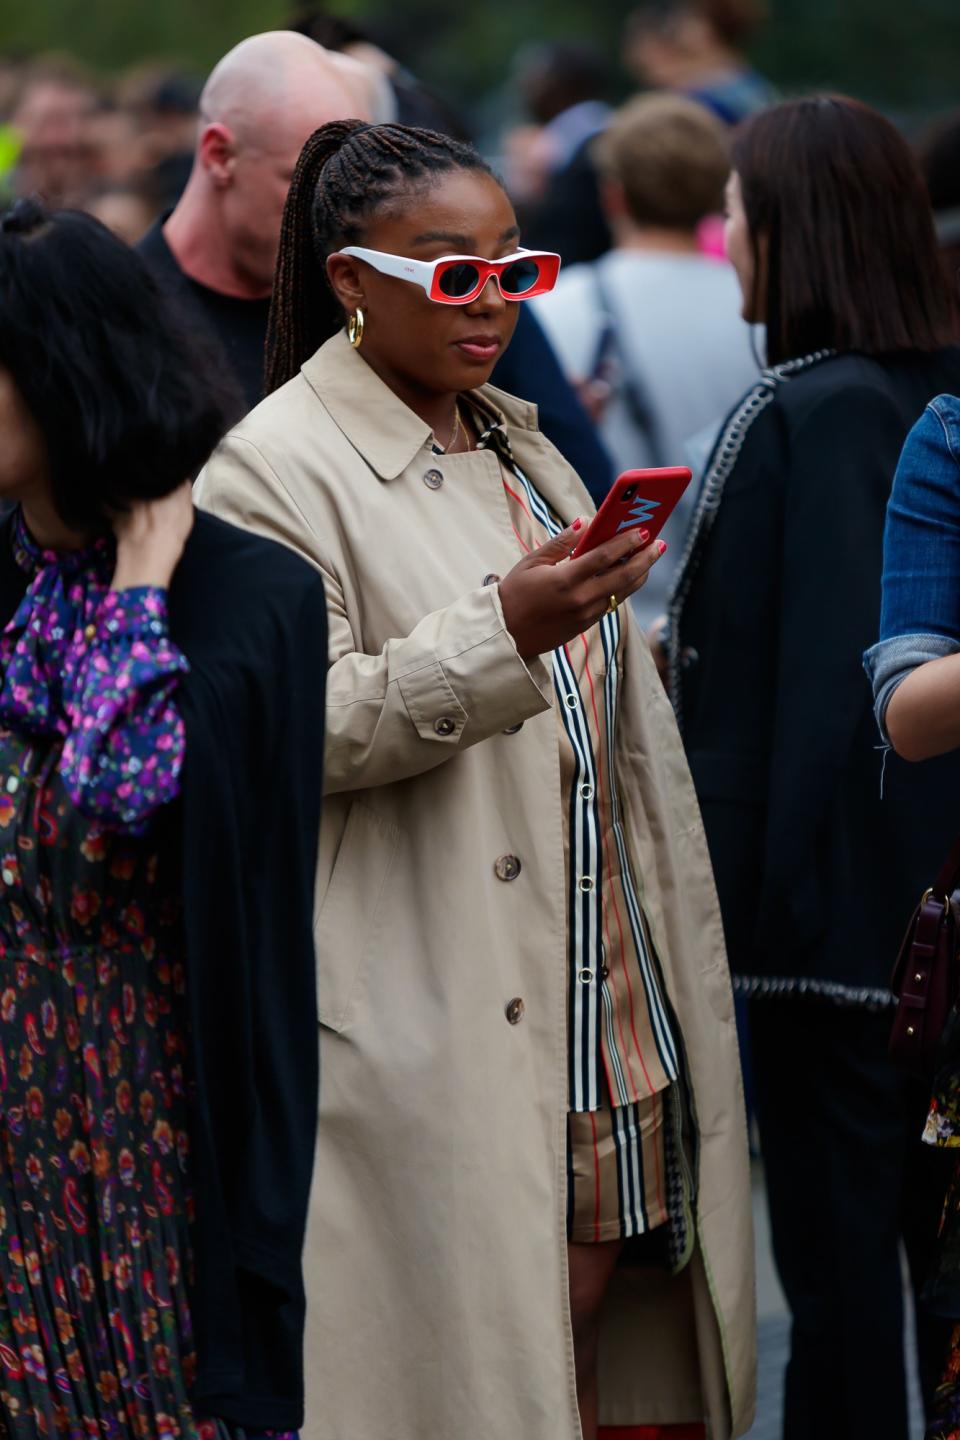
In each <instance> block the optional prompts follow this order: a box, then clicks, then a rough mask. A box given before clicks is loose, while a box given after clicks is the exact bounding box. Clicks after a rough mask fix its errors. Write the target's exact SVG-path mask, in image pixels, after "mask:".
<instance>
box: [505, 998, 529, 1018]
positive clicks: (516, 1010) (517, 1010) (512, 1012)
mask: <svg viewBox="0 0 960 1440" xmlns="http://www.w3.org/2000/svg"><path fill="white" fill-rule="evenodd" d="M526 1008H527V1007H526V1005H524V1003H523V1001H522V1000H521V999H520V996H519V995H518V996H517V998H516V999H515V1000H511V1001H510V1004H509V1005H508V1006H507V1010H506V1015H507V1019H508V1020H509V1021H510V1024H511V1025H519V1024H520V1021H521V1020H522V1019H523V1012H524V1011H525V1010H526Z"/></svg>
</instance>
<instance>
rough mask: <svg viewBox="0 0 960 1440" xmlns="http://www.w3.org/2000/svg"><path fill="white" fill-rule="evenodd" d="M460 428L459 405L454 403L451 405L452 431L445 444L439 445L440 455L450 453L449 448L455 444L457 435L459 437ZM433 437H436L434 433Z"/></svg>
mask: <svg viewBox="0 0 960 1440" xmlns="http://www.w3.org/2000/svg"><path fill="white" fill-rule="evenodd" d="M462 429H463V425H462V423H461V420H460V406H459V405H454V407H453V431H452V433H451V435H450V439H449V440H448V441H447V443H446V445H440V446H439V449H440V454H441V455H449V454H450V452H451V450H452V449H453V447H454V445H456V443H457V440H458V439H459V437H460V431H461V430H462ZM464 433H466V432H464ZM433 438H434V440H436V438H437V437H436V434H434V437H433Z"/></svg>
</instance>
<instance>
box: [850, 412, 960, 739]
mask: <svg viewBox="0 0 960 1440" xmlns="http://www.w3.org/2000/svg"><path fill="white" fill-rule="evenodd" d="M958 457H960V400H957V399H955V398H953V397H952V396H949V395H943V396H940V397H939V398H938V399H937V400H934V401H932V402H931V404H930V405H928V406H927V408H926V410H925V411H924V413H923V416H922V417H921V419H920V420H919V421H918V422H917V424H916V425H915V426H914V428H913V430H912V431H911V432H910V434H909V436H908V437H907V442H906V444H905V446H904V449H903V454H902V455H901V457H900V464H899V466H898V467H897V474H896V477H895V479H894V482H893V492H892V494H891V496H890V504H889V506H888V509H887V523H886V532H885V536H884V554H883V600H882V606H881V614H880V640H879V643H878V644H876V645H874V646H872V647H871V649H869V650H868V651H867V652H866V654H865V656H864V667H865V669H866V671H867V675H868V677H869V679H870V683H871V685H872V686H873V695H874V707H875V713H876V717H877V724H878V725H879V727H880V732H881V734H882V736H883V738H884V740H885V741H886V743H887V744H889V737H888V735H887V731H886V713H887V707H888V705H889V704H890V699H891V697H892V695H893V693H894V691H895V690H896V689H897V687H898V686H899V685H900V684H901V683H902V682H903V681H904V680H905V679H906V677H907V676H908V675H909V674H910V673H911V671H912V670H915V669H916V668H917V666H918V665H925V664H926V663H927V661H929V660H939V659H942V658H943V657H944V656H945V655H955V654H957V653H958V652H960V458H958Z"/></svg>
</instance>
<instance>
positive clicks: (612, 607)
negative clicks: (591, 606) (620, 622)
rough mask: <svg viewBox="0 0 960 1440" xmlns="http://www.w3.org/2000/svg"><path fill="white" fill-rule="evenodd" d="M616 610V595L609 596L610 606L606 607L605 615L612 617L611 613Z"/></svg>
mask: <svg viewBox="0 0 960 1440" xmlns="http://www.w3.org/2000/svg"><path fill="white" fill-rule="evenodd" d="M616 608H617V597H616V595H611V596H610V604H609V605H608V606H607V614H608V615H612V614H613V612H614V611H615V610H616Z"/></svg>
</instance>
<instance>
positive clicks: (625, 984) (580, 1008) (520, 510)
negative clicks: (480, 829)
mask: <svg viewBox="0 0 960 1440" xmlns="http://www.w3.org/2000/svg"><path fill="white" fill-rule="evenodd" d="M479 444H480V445H481V446H482V447H485V448H490V449H495V450H496V451H497V454H498V456H499V459H500V468H501V474H502V478H503V486H504V491H505V493H506V497H507V504H508V506H509V509H510V518H511V522H512V524H513V529H514V534H515V535H516V537H517V543H518V545H519V548H520V550H521V551H522V552H523V553H524V554H527V553H528V552H529V551H531V550H534V549H536V548H537V547H539V546H540V545H542V544H544V543H545V541H547V540H548V539H550V538H551V537H552V536H554V535H557V534H559V532H560V531H561V530H562V529H564V525H563V522H562V521H561V520H560V519H559V518H558V517H557V516H556V515H555V514H554V513H553V512H552V511H551V510H550V508H549V506H548V505H547V504H546V502H545V501H544V499H543V497H542V496H541V495H540V494H539V492H538V491H537V490H536V488H535V486H534V485H533V484H532V483H531V482H530V480H529V479H528V478H527V477H526V476H525V475H524V474H523V473H522V471H521V470H520V469H519V468H518V466H517V465H516V462H515V461H514V460H513V458H512V456H511V454H510V451H509V445H508V443H507V441H506V437H505V434H504V432H503V430H502V428H501V427H500V426H497V425H494V426H491V427H490V428H488V429H487V430H486V431H485V432H484V434H483V435H482V436H481V439H480V442H479ZM626 624H627V621H626V619H625V617H624V616H623V614H622V612H621V611H615V612H614V613H613V614H612V615H606V616H604V618H603V620H602V621H601V622H600V624H599V625H595V626H593V628H592V629H591V630H589V631H588V632H587V633H586V634H584V635H579V636H578V637H577V638H576V639H575V640H571V641H570V642H569V643H568V644H567V645H564V646H562V647H561V648H560V649H558V650H555V651H554V654H553V678H554V686H555V689H556V702H557V703H556V706H555V712H556V715H557V721H558V730H559V744H560V774H561V785H562V794H563V797H564V803H563V826H564V846H565V850H564V853H565V855H566V859H567V912H568V924H567V929H568V939H569V966H570V968H569V992H568V995H569V1000H568V1007H567V1009H568V1016H569V1026H570V1032H569V1034H570V1045H569V1051H570V1053H569V1076H570V1080H569V1106H570V1109H571V1110H573V1111H591V1110H599V1109H600V1108H601V1107H602V1106H604V1105H605V1104H606V1103H608V1100H607V1097H609V1101H610V1102H612V1104H613V1105H614V1107H619V1106H624V1105H631V1104H635V1103H637V1102H638V1101H641V1100H644V1099H646V1098H648V1097H649V1096H651V1095H657V1094H659V1093H660V1092H661V1091H663V1090H665V1089H666V1088H667V1087H668V1086H669V1085H670V1084H671V1083H672V1082H673V1081H675V1080H676V1079H677V1078H678V1075H679V1064H678V1058H677V1048H676V1043H675V1040H674V1036H673V1032H672V1028H671V1024H670V1019H669V1015H668V1012H667V1007H666V1004H665V1003H664V997H663V993H662V990H661V986H660V979H659V975H658V970H657V964H656V961H655V958H654V955H653V951H652V946H651V942H650V936H649V930H648V927H647V924H646V921H645V919H644V915H643V908H642V903H641V898H640V887H639V886H638V884H637V880H636V877H635V875H634V872H633V867H632V864H631V857H630V854H629V852H628V849H627V841H626V834H625V832H624V828H623V823H622V809H621V804H620V797H619V794H618V789H617V772H616V758H615V757H616V748H617V716H618V706H619V692H620V677H621V672H622V667H623V650H624V631H625V628H626Z"/></svg>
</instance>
